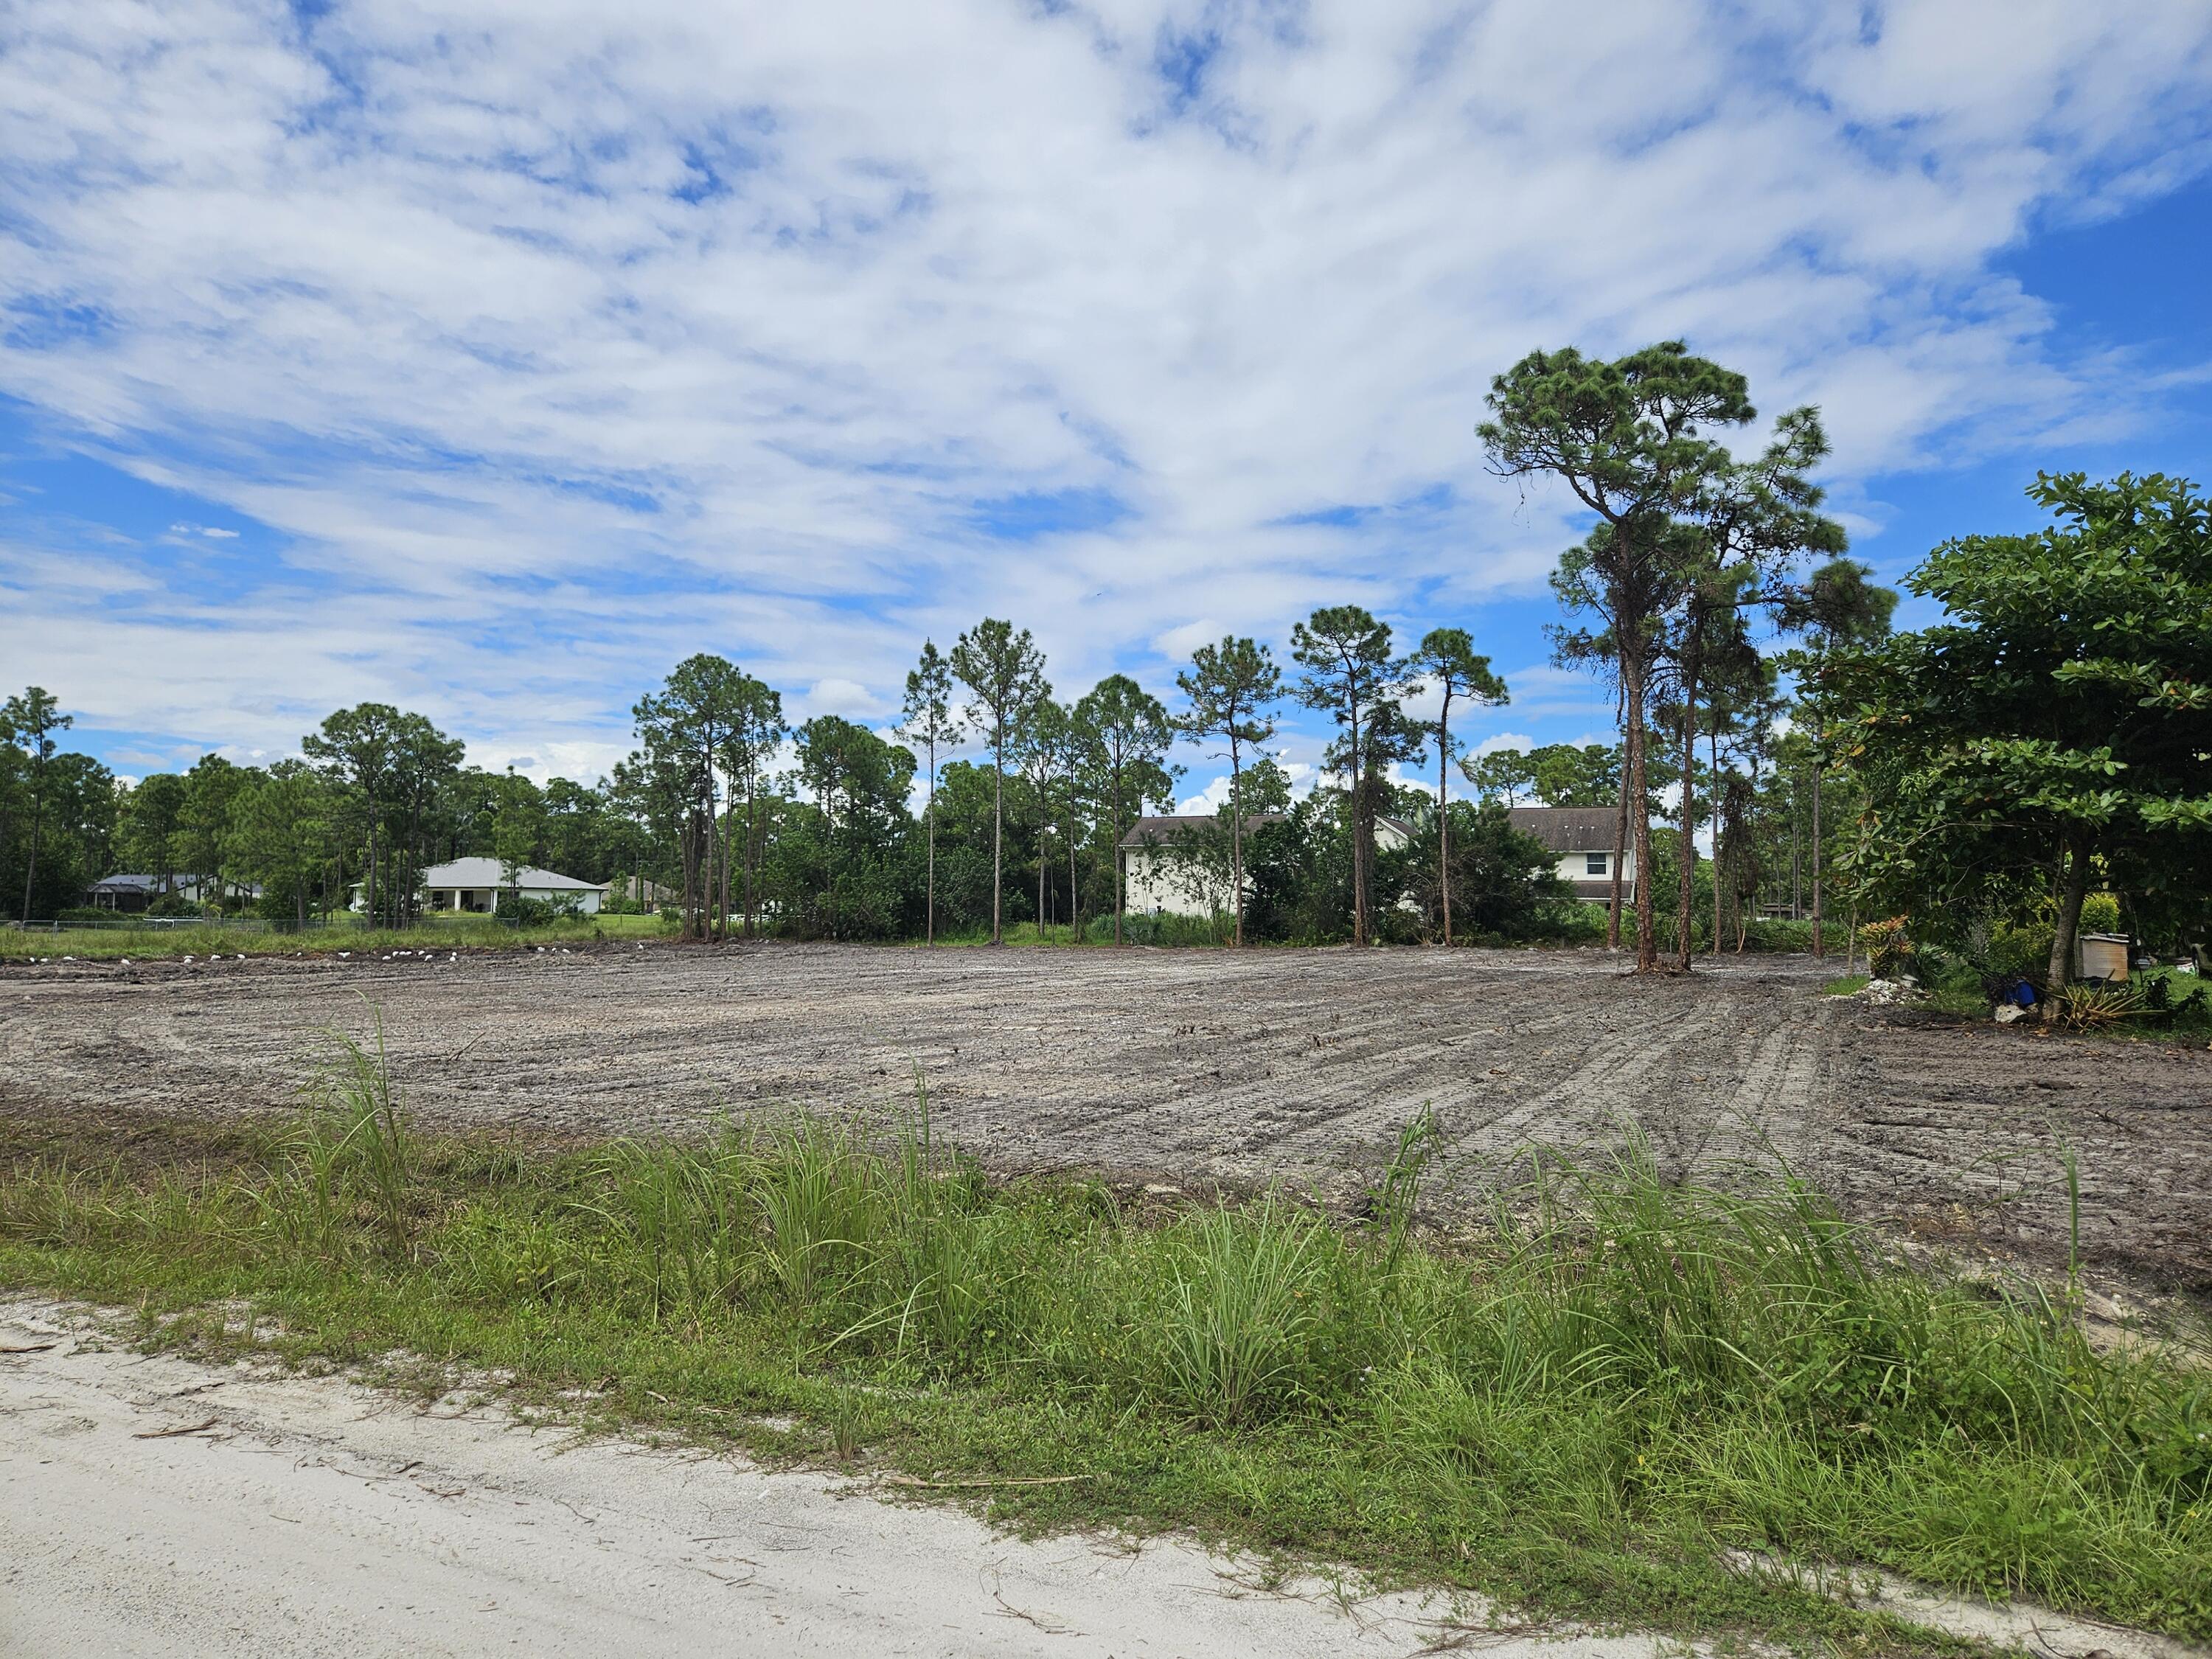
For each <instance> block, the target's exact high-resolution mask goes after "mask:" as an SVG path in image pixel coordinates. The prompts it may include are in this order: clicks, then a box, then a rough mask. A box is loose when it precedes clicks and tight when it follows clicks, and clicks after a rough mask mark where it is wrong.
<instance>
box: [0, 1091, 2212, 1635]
mask: <svg viewBox="0 0 2212 1659" xmlns="http://www.w3.org/2000/svg"><path fill="white" fill-rule="evenodd" d="M334 1078H335V1080H334V1082H333V1084H332V1085H331V1091H330V1092H329V1094H328V1097H327V1098H326V1101H325V1104H324V1105H322V1106H321V1107H319V1108H318V1109H315V1110H314V1111H313V1112H311V1113H310V1114H309V1115H307V1117H305V1118H303V1119H302V1120H301V1121H297V1122H292V1123H286V1124H282V1125H275V1126H267V1127H261V1128H258V1129H255V1130H253V1131H252V1132H250V1133H243V1134H236V1135H230V1136H228V1139H224V1138H223V1137H222V1136H221V1135H217V1136H216V1139H210V1133H211V1132H210V1131H208V1130H206V1129H205V1128H200V1129H179V1130H178V1131H177V1132H176V1133H179V1134H181V1135H189V1136H192V1137H194V1138H193V1139H189V1140H185V1141H183V1142H181V1143H180V1144H179V1147H178V1150H177V1152H176V1154H175V1156H173V1157H163V1156H160V1155H158V1154H149V1151H148V1135H149V1130H148V1128H147V1127H146V1126H143V1125H140V1126H135V1127H134V1126H124V1125H112V1124H110V1125H101V1124H92V1125H71V1126H64V1127H55V1126H52V1125H48V1126H46V1127H45V1128H43V1129H35V1128H34V1127H33V1126H27V1125H26V1124H24V1123H23V1122H22V1121H20V1120H18V1121H13V1122H12V1123H11V1122H10V1121H8V1120H0V1133H9V1134H13V1135H14V1136H15V1137H16V1148H15V1156H14V1157H13V1158H12V1161H10V1162H8V1163H7V1164H6V1172H5V1174H4V1176H0V1284H5V1285H9V1286H13V1287H17V1288H35V1289H38V1290H40V1291H50V1292H56V1293H60V1294H64V1295H70V1296H76V1297H87V1298H90V1299H92V1300H94V1301H98V1302H101V1303H105V1304H128V1305H134V1306H137V1307H139V1308H142V1309H143V1310H144V1320H145V1322H144V1325H143V1335H144V1338H145V1340H148V1341H149V1342H154V1343H184V1344H191V1345H197V1346H204V1347H205V1348H208V1349H210V1350H213V1351H217V1352H221V1351H226V1350H228V1349H230V1348H233V1347H234V1346H236V1345H237V1344H238V1343H240V1341H242V1340H246V1339H243V1338H241V1337H240V1336H239V1335H237V1334H235V1333H237V1332H238V1330H239V1329H240V1328H241V1322H240V1320H239V1319H238V1317H237V1311H238V1304H240V1303H243V1304H250V1305H251V1306H252V1308H253V1309H254V1310H256V1311H257V1312H258V1314H260V1315H263V1316H268V1317H270V1318H272V1319H274V1320H276V1321H278V1322H281V1324H282V1328H283V1334H282V1335H281V1336H278V1337H276V1338H274V1339H271V1342H272V1345H273V1346H274V1348H275V1350H276V1352H280V1353H282V1354H283V1355H287V1356H289V1357H291V1358H295V1359H304V1358H308V1357H310V1356H319V1357H323V1358H330V1359H335V1360H339V1361H345V1362H355V1363H366V1364H386V1365H387V1366H388V1365H389V1361H388V1360H387V1359H384V1358H380V1357H384V1356H388V1355H390V1354H391V1353H392V1352H394V1351H405V1352H411V1353H414V1354H417V1355H423V1356H436V1357H437V1361H436V1363H435V1364H434V1363H431V1362H430V1361H428V1360H426V1361H424V1362H422V1365H421V1367H420V1368H419V1370H417V1372H416V1375H417V1380H419V1381H422V1383H424V1385H425V1386H429V1387H443V1386H445V1384H446V1382H447V1371H446V1366H447V1364H453V1365H459V1366H465V1367H470V1368H475V1369H477V1370H502V1371H506V1372H511V1373H512V1374H513V1376H514V1378H515V1379H516V1381H515V1383H514V1384H513V1388H514V1389H515V1390H516V1392H517V1394H518V1395H520V1396H523V1397H527V1398H533V1399H537V1400H540V1401H547V1402H551V1403H555V1404H557V1403H558V1402H559V1401H560V1400H561V1399H562V1391H564V1390H573V1389H578V1388H581V1387H584V1386H587V1385H592V1384H597V1385H598V1388H599V1390H600V1391H601V1392H602V1395H603V1397H602V1398H601V1399H600V1400H599V1401H598V1402H597V1403H596V1404H595V1405H593V1406H592V1407H588V1408H579V1407H574V1406H573V1405H572V1406H571V1407H569V1409H571V1410H575V1409H588V1410H590V1411H592V1412H594V1413H602V1414H604V1417H605V1420H607V1421H610V1422H629V1423H635V1424H641V1425H653V1426H654V1427H656V1428H662V1429H667V1430H672V1431H677V1432H679V1433H681V1434H684V1435H688V1436H692V1437H696V1438H697V1439H699V1440H700V1441H702V1442H704V1443H710V1444H734V1445H739V1446H743V1447H745V1448H747V1449H750V1450H752V1451H753V1452H755V1453H757V1454H758V1455H763V1456H767V1457H769V1458H783V1459H798V1460H802V1461H805V1462H814V1463H820V1464H831V1465H838V1466H842V1467H847V1468H854V1469H855V1470H863V1471H865V1470H877V1471H889V1470H902V1471H905V1472H908V1473H909V1474H915V1475H921V1476H937V1477H945V1478H961V1479H970V1480H984V1479H998V1478H1004V1479H1012V1480H1033V1479H1036V1478H1039V1477H1050V1478H1058V1477H1071V1478H1069V1479H1066V1480H1064V1481H1063V1482H1062V1483H1061V1484H1057V1485H1049V1486H1001V1487H998V1488H995V1489H993V1490H991V1491H990V1492H989V1493H988V1496H987V1499H986V1500H985V1501H987V1503H988V1504H989V1505H990V1508H991V1510H992V1512H993V1513H994V1515H995V1516H998V1517H999V1518H1000V1519H1002V1520H1005V1521H1006V1522H1012V1523H1015V1524H1018V1525H1022V1526H1026V1527H1034V1528H1057V1527H1094V1526H1105V1527H1112V1528H1121V1529H1123V1530H1126V1531H1127V1532H1131V1533H1135V1534H1142V1533H1145V1532H1147V1531H1152V1530H1155V1529H1158V1528H1188V1529H1190V1530H1192V1531H1194V1532H1195V1533H1197V1534H1200V1535H1201V1536H1203V1537H1206V1538H1208V1539H1212V1540H1215V1541H1220V1542H1223V1543H1226V1544H1231V1545H1236V1546H1240V1547H1248V1548H1251V1549H1255V1550H1258V1551H1261V1552H1262V1553H1273V1554H1277V1555H1279V1556H1282V1557H1284V1558H1286V1559H1320V1560H1326V1561H1331V1562H1336V1563H1341V1564H1345V1565H1348V1566H1349V1567H1351V1568H1352V1569H1353V1570H1354V1571H1357V1572H1358V1573H1361V1574H1364V1575H1366V1576H1368V1577H1370V1578H1371V1579H1372V1580H1374V1581H1375V1582H1377V1583H1418V1584H1430V1585H1441V1586H1449V1587H1457V1588H1462V1589H1468V1590H1473V1591H1479V1592H1480V1593H1482V1594H1484V1595H1488V1596H1490V1597H1492V1598H1494V1599H1495V1600H1497V1601H1499V1602H1501V1603H1502V1604H1504V1606H1505V1607H1509V1608H1510V1609H1512V1610H1514V1613H1515V1614H1516V1616H1525V1617H1528V1618H1534V1619H1559V1618H1572V1619H1580V1620H1597V1621H1601V1622H1608V1623H1611V1622H1617V1623H1623V1624H1632V1625H1637V1626H1648V1627H1650V1628H1654V1629H1657V1630H1661V1631H1664V1632H1674V1633H1676V1634H1678V1635H1681V1636H1685V1637H1688V1636H1697V1635H1711V1634H1713V1633H1716V1632H1729V1633H1735V1634H1740V1635H1741V1636H1744V1637H1748V1638H1758V1639H1761V1640H1767V1641H1773V1642H1778V1643H1782V1644H1787V1645H1790V1646H1792V1647H1796V1648H1798V1649H1801V1650H1815V1649H1817V1650H1821V1651H1823V1652H1826V1653H1832V1652H1835V1651H1836V1650H1838V1648H1842V1649H1845V1650H1851V1651H1869V1652H1898V1653H1904V1652H1930V1651H1935V1650H1938V1649H1942V1648H1943V1647H1944V1646H1945V1645H1946V1644H1945V1642H1944V1641H1943V1640H1942V1638H1933V1637H1929V1636H1927V1635H1925V1634H1922V1633H1917V1632H1912V1631H1911V1630H1909V1629H1907V1628H1906V1627H1905V1626H1901V1625H1899V1624H1896V1623H1893V1622H1891V1621H1888V1620H1885V1619H1884V1618H1882V1617H1880V1616H1878V1615H1875V1614H1871V1613H1863V1612H1860V1611H1857V1610H1853V1609H1850V1608H1845V1607H1840V1606H1838V1605H1837V1604H1835V1603H1833V1602H1832V1601H1827V1600H1826V1599H1823V1598H1821V1597H1820V1596H1819V1595H1815V1594H1814V1593H1812V1592H1811V1591H1810V1590H1808V1589H1802V1588H1796V1587H1792V1586H1791V1585H1790V1584H1787V1583H1776V1582H1772V1581H1771V1580H1770V1579H1769V1578H1767V1577H1764V1576H1760V1575H1752V1574H1747V1573H1745V1572H1743V1571H1741V1569H1740V1567H1739V1566H1738V1565H1736V1564H1735V1560H1734V1559H1732V1555H1731V1553H1732V1552H1735V1551H1740V1550H1751V1551H1756V1552H1762V1553H1768V1554H1771V1555H1774V1556H1778V1557H1781V1558H1784V1559H1791V1560H1796V1561H1802V1562H1808V1563H1815V1562H1816V1563H1822V1564H1846V1565H1877V1566H1881V1567H1883V1568H1887V1569H1889V1570H1892V1571H1896V1572H1899V1573H1901V1574H1904V1575H1906V1576H1908V1577H1912V1578H1915V1579H1918V1580H1921V1581H1923V1582H1927V1583H1935V1584H1939V1585H1943V1586H1947V1587H1949V1588H1953V1589H1961V1590H1966V1591H1971V1592H1973V1593H1977V1594H1982V1595H1998V1596H2002V1595H2027V1596H2032V1597H2033V1598H2035V1599H2038V1600H2039V1601H2045V1602H2049V1603H2051V1604H2054V1605H2057V1606H2059V1607H2065V1608H2069V1609H2072V1610H2075V1611H2078V1612H2081V1613H2088V1614H2093V1615H2096V1616H2100V1617H2105V1618H2109V1619H2112V1620H2120V1621H2125V1622H2130V1623H2136V1624H2142V1625H2145V1626H2150V1627H2153V1628H2156V1629H2160V1630H2163V1631H2166V1632H2172V1633H2174V1634H2176V1635H2181V1636H2186V1637H2191V1638H2200V1639H2201V1638H2205V1637H2207V1636H2212V1386H2209V1385H2208V1383H2207V1381H2206V1376H2205V1373H2204V1371H2203V1370H2201V1369H2199V1368H2197V1366H2196V1365H2195V1364H2193V1362H2191V1360H2190V1359H2189V1358H2187V1357H2185V1356H2183V1355H2181V1354H2179V1353H2177V1352H2172V1351H2169V1350H2166V1349H2163V1348H2158V1347H2151V1346H2145V1347H2140V1348H2135V1349H2130V1351H2128V1352H2106V1351H2100V1350H2099V1349H2097V1348H2095V1347H2093V1346H2091V1344H2090V1343H2089V1342H2088V1340H2087V1338H2086V1337H2085V1335H2084V1334H2083V1331H2082V1328H2081V1323H2080V1321H2079V1319H2078V1316H2077V1315H2076V1312H2075V1308H2074V1306H2073V1304H2072V1303H2071V1300H2070V1299H2069V1297H2064V1296H2059V1297H2044V1296H2041V1295H2039V1294H2037V1293H2035V1292H2033V1291H2029V1290H2025V1289H2023V1290H2021V1291H2016V1292H2013V1293H1998V1292H1993V1291H1990V1289H1989V1288H1988V1287H1987V1285H1976V1284H1971V1283H1967V1282H1964V1281H1954V1280H1951V1279H1946V1278H1943V1277H1940V1276H1929V1275H1927V1274H1924V1273H1918V1272H1915V1271H1912V1270H1911V1269H1909V1268H1907V1267H1905V1265H1903V1264H1902V1263H1901V1262H1899V1261H1895V1260H1893V1259H1891V1258H1889V1257H1888V1256H1887V1255H1885V1253H1884V1252H1883V1251H1882V1249H1881V1248H1880V1244H1879V1241H1878V1240H1876V1239H1875V1238H1874V1237H1870V1236H1869V1235H1866V1234H1863V1233H1862V1232H1860V1231H1857V1230H1855V1229H1853V1228H1851V1227H1849V1226H1846V1225H1844V1224H1842V1223H1840V1222H1838V1220H1837V1219H1836V1218H1835V1217H1834V1215H1833V1213H1832V1212H1831V1211H1830V1209H1829V1208H1828V1206H1826V1204H1825V1203H1824V1202H1822V1200H1820V1198H1819V1197H1818V1196H1817V1194H1814V1193H1812V1192H1810V1191H1808V1190H1807V1189H1805V1188H1802V1187H1800V1186H1797V1185H1795V1184H1776V1185H1773V1186H1771V1187H1769V1188H1765V1189H1764V1190H1760V1191H1755V1192H1753V1193H1750V1194H1737V1195H1733V1196H1731V1195H1725V1194H1720V1193H1717V1192H1711V1191H1705V1190H1700V1189H1697V1188H1682V1187H1678V1186H1669V1185H1668V1184H1666V1183H1664V1182H1662V1181H1661V1180H1660V1179H1659V1178H1658V1177H1657V1176H1656V1173H1655V1172H1654V1171H1653V1170H1651V1169H1650V1167H1649V1166H1648V1165H1645V1164H1640V1163H1638V1162H1636V1161H1634V1160H1631V1161H1628V1162H1626V1163H1624V1164H1620V1165H1617V1166H1609V1167H1606V1168H1601V1169H1593V1170H1583V1171H1579V1172H1576V1171H1566V1172H1563V1173H1560V1174H1558V1175H1556V1176H1554V1178H1553V1182H1552V1184H1551V1186H1550V1187H1549V1188H1548V1189H1547V1190H1544V1191H1541V1192H1534V1191H1532V1192H1530V1193H1527V1194H1522V1197H1523V1198H1524V1199H1525V1200H1527V1202H1526V1203H1524V1204H1522V1205H1519V1206H1515V1207H1514V1208H1513V1209H1511V1210H1510V1212H1508V1211H1501V1212H1500V1213H1499V1217H1498V1220H1497V1221H1496V1222H1495V1224H1494V1225H1492V1226H1490V1227H1487V1228H1486V1229H1484V1230H1482V1231H1480V1232H1477V1233H1474V1234H1472V1235H1469V1236H1467V1237H1454V1238H1450V1239H1440V1238H1435V1237H1429V1236H1427V1235H1425V1234H1423V1233H1420V1232H1419V1231H1417V1230H1416V1229H1414V1228H1413V1225H1411V1221H1410V1217H1411V1215H1412V1213H1413V1207H1414V1205H1415V1203H1416V1201H1417V1199H1418V1192H1419V1180H1420V1177H1421V1174H1422V1170H1423V1166H1424V1162H1425V1158H1426V1157H1427V1155H1428V1153H1429V1152H1430V1151H1431V1149H1432V1147H1433V1145H1434V1141H1433V1139H1432V1137H1431V1133H1430V1132H1429V1131H1428V1130H1427V1129H1426V1128H1425V1126H1424V1125H1423V1124H1422V1123H1419V1122H1417V1123H1416V1124H1415V1125H1413V1126H1410V1127H1409V1129H1408V1132H1407V1135H1406V1136H1405V1138H1404V1139H1403V1142H1402V1144H1401V1149H1400V1153H1399V1155H1398V1157H1397V1158H1395V1160H1394V1162H1393V1163H1392V1164H1391V1166H1390V1170H1389V1174H1388V1175H1387V1176H1385V1177H1384V1178H1383V1180H1382V1181H1381V1182H1380V1183H1379V1185H1378V1187H1377V1189H1376V1192H1375V1193H1374V1194H1373V1195H1372V1199H1371V1201H1370V1205H1369V1206H1368V1212H1369V1213H1368V1219H1366V1220H1365V1221H1364V1222H1362V1223H1359V1224H1358V1225H1352V1224H1349V1223H1340V1222H1335V1221H1332V1220H1331V1219H1329V1218H1326V1217H1324V1216H1322V1215H1321V1214H1319V1213H1317V1212H1315V1211H1313V1210H1311V1209H1310V1208H1308V1207H1306V1206H1303V1205H1301V1204H1298V1203H1297V1202H1295V1201H1292V1200H1291V1199H1290V1198H1288V1197H1287V1196H1277V1197H1271V1198H1267V1199H1263V1200H1257V1201H1255V1202H1251V1203H1247V1204H1243V1205H1237V1206H1222V1207H1217V1206H1206V1205H1194V1206H1188V1207H1177V1208H1173V1209H1162V1208H1159V1207H1158V1206H1156V1205H1154V1203H1153V1200H1147V1199H1144V1198H1141V1197H1138V1198H1133V1199H1129V1198H1117V1197H1116V1195H1115V1194H1113V1193H1112V1192H1110V1191H1109V1190H1108V1189H1107V1188H1104V1187H1103V1186H1101V1185H1099V1184H1097V1183H1096V1182H1088V1181H1082V1180H1075V1179H1054V1180H1037V1181H1030V1182H1017V1183H1014V1184H1012V1185H1000V1184H996V1183H994V1182H990V1181H987V1180H986V1179H984V1178H983V1177H982V1176H981V1174H980V1173H979V1172H978V1171H977V1170H975V1168H973V1167H972V1166H970V1165H969V1164H965V1163H963V1161H962V1160H960V1159H959V1158H956V1157H951V1156H947V1155H946V1154H945V1153H944V1152H942V1151H941V1150H939V1149H936V1148H933V1146H931V1145H930V1143H929V1139H928V1132H927V1119H926V1117H925V1116H921V1115H917V1116H916V1117H915V1120H914V1121H911V1122H910V1123H908V1125H906V1126H905V1128H904V1130H903V1132H902V1133H892V1134H888V1135H886V1137H885V1138H884V1139H881V1140H879V1141H877V1142H873V1143H866V1142H863V1141H862V1140H860V1139H855V1138H853V1137H852V1135H851V1133H849V1132H845V1131H839V1130H836V1129H832V1128H829V1127H823V1126H822V1125H820V1124H817V1123H809V1122H804V1121H795V1120H794V1121H793V1122H791V1123H790V1124H789V1125H788V1126H787V1127H785V1128H784V1129H783V1130H782V1131H781V1132H780V1133H773V1134H763V1135H760V1136H757V1137H753V1138H742V1137H738V1136H736V1135H734V1134H732V1135H731V1136H728V1137H726V1138H725V1139H720V1140H719V1141H716V1142H714V1143H713V1144H711V1145H708V1146H669V1145H661V1144H630V1143H623V1144H619V1145H613V1146H602V1147H599V1148H596V1149H590V1150H583V1151H578V1150H573V1149H571V1150H563V1151H544V1150H537V1149H532V1148H531V1147H527V1146H520V1145H518V1144H516V1143H514V1142H513V1141H512V1140H506V1139H495V1138H491V1137H483V1138H476V1139H449V1140H441V1141H422V1140H417V1139H415V1138H414V1137H413V1136H412V1135H411V1134H410V1133H409V1132H408V1131H407V1129H406V1128H405V1121H404V1115H403V1114H402V1113H401V1111H400V1110H399V1109H398V1104H397V1103H396V1102H394V1101H392V1099H391V1097H390V1093H389V1089H390V1085H389V1083H388V1081H387V1079H386V1078H385V1076H384V1074H383V1073H382V1071H381V1069H380V1066H379V1065H378V1063H377V1061H376V1060H375V1059H374V1057H373V1056H367V1055H362V1054H350V1055H349V1056H346V1057H344V1058H343V1060H342V1063H341V1066H340V1068H339V1069H338V1071H337V1073H335V1074H334ZM103 1135H112V1136H113V1137H114V1139H112V1141H107V1142H103V1141H102V1140H101V1139H100V1137H101V1136H103ZM126 1156H127V1158H128V1159H129V1161H128V1162H127V1163H126V1162H124V1161H122V1160H123V1159H124V1158H125V1157H126ZM203 1310H204V1311H203ZM167 1316H177V1317H175V1318H173V1319H169V1318H167ZM227 1333H228V1334H227ZM406 1369H407V1368H405V1367H402V1368H401V1370H403V1371H404V1370H406Z"/></svg>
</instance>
